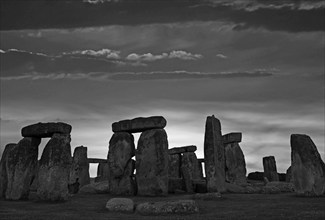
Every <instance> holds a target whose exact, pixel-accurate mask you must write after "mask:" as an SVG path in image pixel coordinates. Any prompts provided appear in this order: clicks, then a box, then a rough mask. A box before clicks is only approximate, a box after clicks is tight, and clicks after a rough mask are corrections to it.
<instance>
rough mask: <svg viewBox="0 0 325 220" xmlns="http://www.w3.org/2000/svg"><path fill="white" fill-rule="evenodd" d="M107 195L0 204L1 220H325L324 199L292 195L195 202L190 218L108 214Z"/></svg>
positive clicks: (234, 196)
mask: <svg viewBox="0 0 325 220" xmlns="http://www.w3.org/2000/svg"><path fill="white" fill-rule="evenodd" d="M110 198H112V196H110V195H106V194H95V195H93V194H91V195H85V194H84V195H75V196H74V197H72V198H71V199H70V200H69V201H67V202H65V203H40V202H36V201H35V200H30V201H3V200H2V201H0V219H1V220H6V219H26V220H27V219H28V220H35V219H57V220H65V219H78V220H82V219H96V220H100V219H105V220H108V219H119V220H122V219H139V220H140V219H141V220H142V219H179V220H180V219H204V220H207V219H322V220H324V219H325V197H321V198H303V197H296V196H295V195H294V194H290V193H289V194H223V198H222V199H219V200H215V201H206V200H197V203H198V206H199V209H200V212H199V213H198V214H192V215H167V216H142V215H139V214H138V213H133V214H123V213H111V212H108V211H107V210H106V209H105V204H106V202H107V201H108V200H109V199H110ZM132 199H133V201H134V202H135V203H140V202H146V201H162V200H178V199H191V195H169V196H168V197H158V198H157V197H156V198H150V197H133V198H132Z"/></svg>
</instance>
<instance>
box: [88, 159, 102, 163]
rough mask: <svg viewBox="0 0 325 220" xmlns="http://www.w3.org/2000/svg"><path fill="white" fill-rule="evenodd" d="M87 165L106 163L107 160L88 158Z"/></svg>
mask: <svg viewBox="0 0 325 220" xmlns="http://www.w3.org/2000/svg"><path fill="white" fill-rule="evenodd" d="M88 163H107V159H98V158H88Z"/></svg>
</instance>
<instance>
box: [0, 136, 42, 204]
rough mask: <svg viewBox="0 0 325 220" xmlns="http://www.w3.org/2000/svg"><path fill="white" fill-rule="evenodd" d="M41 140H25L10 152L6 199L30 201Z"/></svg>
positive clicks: (29, 138)
mask: <svg viewBox="0 0 325 220" xmlns="http://www.w3.org/2000/svg"><path fill="white" fill-rule="evenodd" d="M40 143H41V139H40V138H33V137H32V138H31V137H28V138H23V139H22V140H21V141H19V143H18V144H17V145H16V146H14V147H12V148H11V150H9V152H8V157H7V161H6V169H7V178H8V183H7V189H6V199H9V200H19V199H28V196H29V191H30V185H31V183H32V180H33V179H34V177H35V170H36V168H37V156H38V146H39V144H40Z"/></svg>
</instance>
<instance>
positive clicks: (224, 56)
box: [216, 53, 228, 59]
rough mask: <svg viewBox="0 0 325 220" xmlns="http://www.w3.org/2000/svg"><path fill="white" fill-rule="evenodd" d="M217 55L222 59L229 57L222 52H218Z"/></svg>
mask: <svg viewBox="0 0 325 220" xmlns="http://www.w3.org/2000/svg"><path fill="white" fill-rule="evenodd" d="M216 57H218V58H221V59H227V58H228V57H227V56H226V55H223V54H221V53H219V54H217V55H216Z"/></svg>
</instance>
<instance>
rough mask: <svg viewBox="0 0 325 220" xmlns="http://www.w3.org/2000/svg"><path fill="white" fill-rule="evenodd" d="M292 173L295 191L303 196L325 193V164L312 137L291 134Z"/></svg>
mask: <svg viewBox="0 0 325 220" xmlns="http://www.w3.org/2000/svg"><path fill="white" fill-rule="evenodd" d="M290 143H291V173H292V179H293V184H294V186H295V192H296V194H297V195H301V196H322V195H324V194H325V164H324V162H323V161H322V159H321V156H320V154H319V152H318V150H317V147H316V145H315V144H314V142H313V141H312V139H311V138H310V137H309V136H307V135H303V134H292V135H291V140H290Z"/></svg>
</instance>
